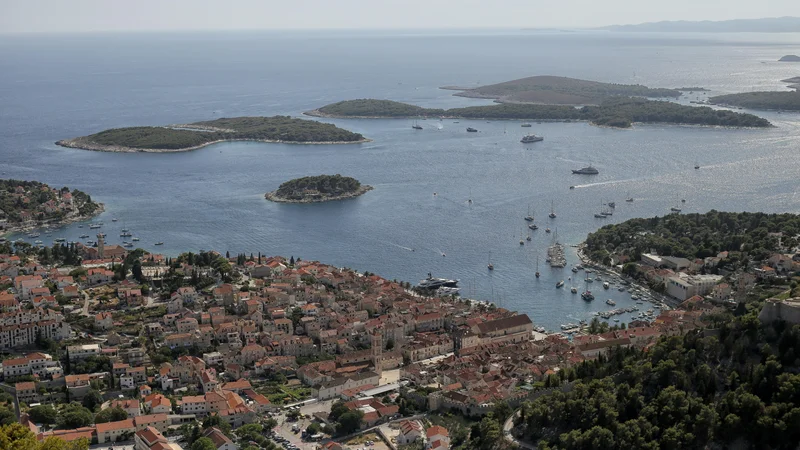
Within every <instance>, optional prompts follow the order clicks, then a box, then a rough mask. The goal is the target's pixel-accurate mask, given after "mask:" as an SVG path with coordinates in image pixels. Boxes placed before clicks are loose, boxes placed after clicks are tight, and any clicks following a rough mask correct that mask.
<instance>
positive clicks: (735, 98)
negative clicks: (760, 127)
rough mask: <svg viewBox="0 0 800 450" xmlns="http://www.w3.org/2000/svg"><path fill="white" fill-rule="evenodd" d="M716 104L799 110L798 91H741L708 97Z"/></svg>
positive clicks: (799, 92)
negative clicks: (739, 92)
mask: <svg viewBox="0 0 800 450" xmlns="http://www.w3.org/2000/svg"><path fill="white" fill-rule="evenodd" d="M708 101H709V102H710V103H715V104H718V105H731V106H741V107H743V108H752V109H778V110H783V111H800V91H785V92H781V91H774V92H770V91H765V92H743V93H741V94H727V95H717V96H716V97H711V98H709V99H708Z"/></svg>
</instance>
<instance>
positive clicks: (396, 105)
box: [306, 97, 772, 128]
mask: <svg viewBox="0 0 800 450" xmlns="http://www.w3.org/2000/svg"><path fill="white" fill-rule="evenodd" d="M306 114H308V115H311V116H319V117H337V118H409V119H412V118H420V117H445V118H452V119H513V120H549V121H573V120H582V121H589V122H591V123H593V124H596V125H603V126H609V127H615V128H628V127H630V126H631V125H632V124H633V123H634V122H641V123H666V124H686V125H713V126H727V127H755V128H763V127H770V126H772V125H771V124H770V123H769V121H767V120H766V119H763V118H760V117H757V116H754V115H752V114H744V113H738V112H733V111H725V110H714V109H712V108H709V107H694V106H686V105H680V104H677V103H673V102H666V101H653V100H646V99H642V98H626V97H618V98H610V99H607V100H605V101H603V103H602V104H601V105H599V106H584V107H582V108H575V107H572V106H566V105H536V104H520V103H501V104H495V105H486V106H468V107H464V108H452V109H437V108H422V107H419V106H415V105H409V104H406V103H400V102H394V101H389V100H374V99H360V100H346V101H341V102H337V103H332V104H330V105H326V106H323V107H321V108H319V109H317V110H314V111H309V112H306Z"/></svg>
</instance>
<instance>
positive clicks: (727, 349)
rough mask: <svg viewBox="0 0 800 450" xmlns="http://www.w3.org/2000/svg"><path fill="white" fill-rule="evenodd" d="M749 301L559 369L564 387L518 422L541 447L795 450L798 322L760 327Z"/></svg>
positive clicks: (798, 432) (799, 435) (799, 398)
mask: <svg viewBox="0 0 800 450" xmlns="http://www.w3.org/2000/svg"><path fill="white" fill-rule="evenodd" d="M757 306H758V303H756V304H753V305H751V307H749V308H739V309H737V316H736V317H734V316H733V315H732V314H731V313H729V312H726V313H723V314H720V315H719V316H718V317H715V318H714V320H715V322H716V323H715V324H713V326H714V327H715V332H713V333H704V332H703V331H702V330H697V331H694V332H690V333H688V334H686V335H685V336H682V337H681V336H675V337H669V338H666V337H665V338H662V339H661V340H660V341H659V342H658V343H657V344H656V345H655V346H654V347H652V348H650V349H649V350H648V351H646V352H642V351H640V350H636V349H619V350H616V351H614V352H612V353H611V354H610V355H609V357H608V358H607V359H606V358H604V357H601V358H600V359H598V360H596V361H591V362H585V363H582V364H580V365H578V366H575V367H573V368H570V369H566V370H563V371H561V372H559V373H558V375H556V376H555V378H556V379H555V380H553V379H551V380H548V383H549V384H551V385H557V384H558V383H559V382H564V381H574V384H573V385H572V386H571V390H568V392H562V391H555V393H553V394H551V395H546V396H542V397H540V398H538V399H536V400H534V401H532V402H530V403H526V404H524V406H523V408H522V414H521V419H519V420H518V424H520V426H521V428H522V429H523V430H524V433H525V435H526V438H527V439H528V440H531V441H533V442H538V443H539V446H538V448H539V449H542V450H547V449H586V448H592V449H617V448H632V449H654V450H655V449H703V448H775V449H796V448H797V443H798V442H800V358H798V356H800V353H799V351H800V350H798V349H800V326H798V325H790V324H786V323H783V322H777V323H774V324H762V323H761V322H760V321H759V319H758V312H759V308H758V307H757Z"/></svg>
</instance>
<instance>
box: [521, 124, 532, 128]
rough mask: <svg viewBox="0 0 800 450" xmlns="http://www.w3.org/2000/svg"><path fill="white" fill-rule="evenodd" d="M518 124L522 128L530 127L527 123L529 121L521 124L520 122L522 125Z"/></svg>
mask: <svg viewBox="0 0 800 450" xmlns="http://www.w3.org/2000/svg"><path fill="white" fill-rule="evenodd" d="M520 126H521V127H522V128H530V127H531V124H529V123H523V124H522V125H520Z"/></svg>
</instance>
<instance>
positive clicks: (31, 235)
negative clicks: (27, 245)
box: [28, 233, 39, 239]
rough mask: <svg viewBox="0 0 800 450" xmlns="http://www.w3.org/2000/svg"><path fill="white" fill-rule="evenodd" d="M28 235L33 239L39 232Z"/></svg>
mask: <svg viewBox="0 0 800 450" xmlns="http://www.w3.org/2000/svg"><path fill="white" fill-rule="evenodd" d="M28 237H29V238H31V239H35V238H37V237H39V233H31V234H29V235H28Z"/></svg>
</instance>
